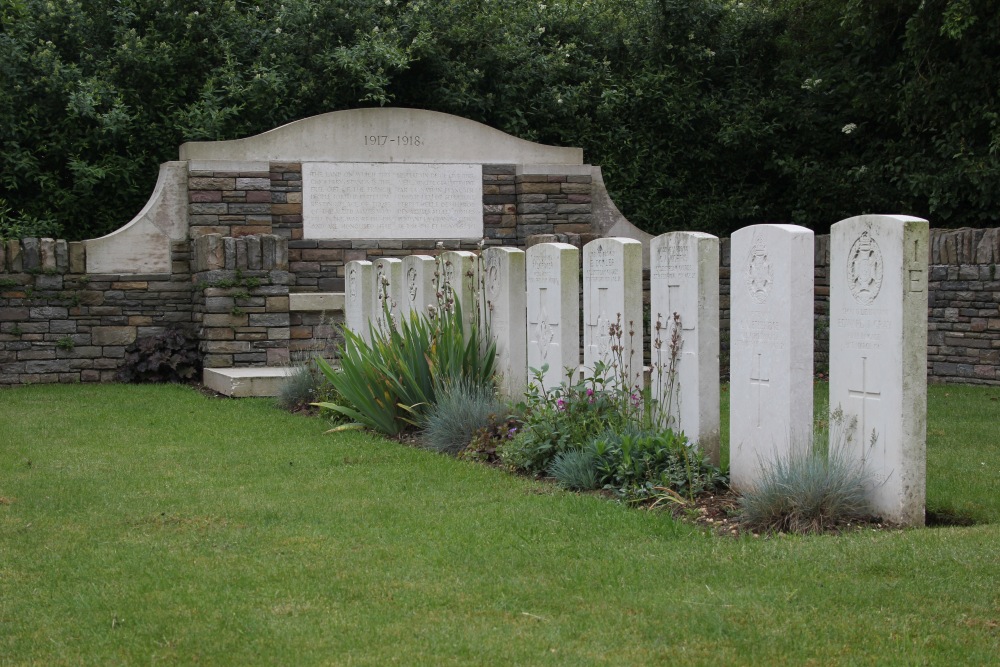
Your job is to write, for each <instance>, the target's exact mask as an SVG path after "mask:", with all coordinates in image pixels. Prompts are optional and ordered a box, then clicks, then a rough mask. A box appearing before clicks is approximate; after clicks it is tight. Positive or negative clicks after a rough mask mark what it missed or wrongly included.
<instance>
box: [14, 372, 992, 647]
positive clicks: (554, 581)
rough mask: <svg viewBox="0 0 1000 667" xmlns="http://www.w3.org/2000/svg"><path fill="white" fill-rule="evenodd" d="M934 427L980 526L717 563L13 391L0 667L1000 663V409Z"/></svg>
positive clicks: (501, 504) (199, 416)
mask: <svg viewBox="0 0 1000 667" xmlns="http://www.w3.org/2000/svg"><path fill="white" fill-rule="evenodd" d="M820 401H821V399H820V398H818V399H817V405H819V404H820ZM929 403H930V407H929V413H930V414H929V427H928V433H929V442H928V466H927V467H928V478H929V481H928V505H929V507H930V508H931V509H933V510H934V511H936V512H940V513H948V514H954V515H960V516H967V517H971V518H974V519H975V520H977V521H978V522H979V525H975V526H970V527H949V528H929V529H923V530H906V531H895V532H872V531H866V532H859V533H855V534H851V535H848V536H840V537H831V536H823V537H785V538H775V539H762V538H756V539H755V538H750V537H747V538H740V539H732V538H721V537H716V536H713V535H705V534H702V533H701V532H700V531H698V530H697V529H695V528H692V527H690V526H687V525H681V524H677V523H675V522H673V521H672V520H671V519H670V518H669V517H667V516H666V515H664V514H660V513H649V512H643V511H637V510H629V509H626V508H624V507H621V506H619V505H617V504H615V503H612V502H608V501H606V500H602V499H599V498H596V497H593V496H585V495H576V494H571V493H566V492H561V491H558V490H555V489H554V488H553V487H551V486H549V485H546V484H542V483H537V482H532V481H529V480H525V479H520V478H515V477H510V476H508V475H506V474H504V473H502V472H500V471H497V470H493V469H488V468H485V467H481V466H478V465H475V464H471V463H466V462H461V461H457V460H453V459H449V458H445V457H442V456H438V455H435V454H431V453H428V452H425V451H421V450H417V449H413V448H409V447H405V446H401V445H399V444H396V443H393V442H387V441H384V440H381V439H379V438H376V437H372V436H368V435H365V434H361V433H343V434H337V435H324V434H323V431H324V429H325V424H324V423H323V422H322V421H320V420H318V419H309V418H303V417H298V416H292V415H288V414H284V413H282V412H280V411H278V410H277V409H275V408H273V407H272V406H271V404H270V403H269V402H266V401H261V400H241V401H235V400H220V399H212V398H206V397H204V396H202V395H200V394H199V393H197V392H195V391H193V390H191V389H187V388H183V387H147V386H87V385H81V386H44V387H26V388H18V389H8V390H2V391H0V665H16V664H40V665H42V664H44V665H60V664H73V665H76V664H94V665H107V664H183V665H188V664H194V663H203V664H224V665H245V664H280V665H310V664H349V665H350V664H366V665H384V664H387V663H398V664H426V665H442V664H445V665H447V664H454V665H467V664H496V665H510V664H543V665H544V664H565V665H589V664H614V665H637V664H681V665H684V664H706V665H713V666H714V665H729V664H758V665H759V664H816V665H829V664H852V665H853V664H879V665H881V664H891V663H895V664H905V665H910V664H924V663H930V664H949V665H950V664H990V663H992V664H997V663H998V661H1000V565H998V545H1000V456H998V454H1000V446H998V444H997V436H996V430H997V429H996V424H997V421H998V419H997V418H998V416H1000V388H971V387H953V386H949V387H941V386H932V387H931V388H930V399H929Z"/></svg>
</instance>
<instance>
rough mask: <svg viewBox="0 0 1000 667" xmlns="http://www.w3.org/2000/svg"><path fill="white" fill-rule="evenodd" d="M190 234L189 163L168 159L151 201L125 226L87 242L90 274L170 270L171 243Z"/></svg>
mask: <svg viewBox="0 0 1000 667" xmlns="http://www.w3.org/2000/svg"><path fill="white" fill-rule="evenodd" d="M186 237H187V162H165V163H163V164H161V165H160V174H159V176H158V177H157V179H156V187H155V188H153V194H152V195H151V196H150V198H149V201H147V202H146V205H145V206H144V207H143V208H142V210H141V211H139V214H138V215H136V216H135V217H134V218H132V220H131V221H129V222H128V224H126V225H125V226H123V227H120V228H119V229H116V230H115V231H113V232H111V233H110V234H108V235H106V236H102V237H100V238H96V239H88V240H87V241H84V243H85V244H86V248H87V273H170V269H171V263H170V242H171V241H173V240H182V239H184V238H186Z"/></svg>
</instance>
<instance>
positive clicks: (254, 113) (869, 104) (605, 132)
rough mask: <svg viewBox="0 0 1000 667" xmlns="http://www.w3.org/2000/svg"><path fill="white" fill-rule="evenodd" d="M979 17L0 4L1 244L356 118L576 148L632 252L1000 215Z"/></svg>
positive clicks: (70, 225)
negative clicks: (665, 238) (417, 113)
mask: <svg viewBox="0 0 1000 667" xmlns="http://www.w3.org/2000/svg"><path fill="white" fill-rule="evenodd" d="M991 5H992V3H991V2H990V1H989V0H904V2H893V3H890V2H885V1H883V0H879V1H878V2H861V1H860V0H823V1H822V2H805V0H785V1H784V2H777V3H776V2H770V1H766V0H747V1H746V2H732V1H728V0H541V1H539V0H533V1H527V0H504V1H502V2H501V1H499V0H279V1H275V0H257V1H256V2H249V1H247V0H86V1H83V0H0V27H2V31H0V86H2V88H0V89H2V90H3V92H4V94H3V95H2V96H0V159H2V164H3V169H2V171H0V235H4V234H5V233H6V234H11V233H13V231H25V230H32V229H35V230H38V229H41V230H44V231H45V233H47V234H51V233H54V231H53V230H56V231H58V229H59V228H60V227H61V228H62V232H63V235H64V236H66V237H68V238H86V237H92V236H97V235H100V234H103V233H107V232H108V231H111V230H113V229H115V228H117V227H118V226H120V225H121V224H123V223H124V222H126V221H127V220H128V219H129V218H131V216H132V215H134V214H135V212H137V211H138V210H139V209H140V208H141V207H142V205H143V203H144V202H145V200H146V198H147V197H148V196H149V193H150V192H151V191H152V187H153V184H154V183H155V180H156V175H157V165H158V164H159V163H161V162H163V161H166V160H169V159H174V158H175V157H176V154H177V153H176V151H177V147H178V145H179V144H181V143H183V142H184V141H190V140H204V139H231V138H237V137H242V136H248V135H251V134H256V133H259V132H262V131H265V130H268V129H270V128H272V127H275V126H278V125H281V124H283V123H286V122H290V121H293V120H296V119H299V118H304V117H307V116H311V115H315V114H318V113H323V112H327V111H333V110H338V109H346V108H356V107H361V106H379V105H381V106H388V105H393V106H404V107H416V108H424V109H431V110H435V111H442V112H446V113H452V114H456V115H459V116H463V117H467V118H471V119H473V120H477V121H480V122H483V123H486V124H488V125H491V126H493V127H496V128H498V129H501V130H503V131H505V132H509V133H511V134H514V135H516V136H519V137H523V138H525V139H529V140H533V141H541V142H545V143H551V144H560V145H573V146H581V147H583V148H584V151H585V156H586V159H587V161H588V162H591V163H594V164H601V165H602V166H603V167H604V173H605V177H606V180H607V182H608V186H609V189H610V190H611V192H612V195H613V196H614V198H615V200H616V202H617V203H618V204H619V206H620V208H621V209H622V210H623V211H624V212H625V213H626V215H628V216H629V218H630V219H631V220H632V221H633V222H635V223H637V224H638V225H639V226H641V227H643V228H645V229H647V230H648V231H651V232H662V231H666V230H668V229H678V228H684V229H701V230H705V231H711V232H714V233H720V234H725V233H728V232H729V231H731V230H732V229H735V228H738V227H740V226H742V225H745V224H749V223H754V222H784V221H788V222H797V223H800V224H805V225H807V226H810V227H812V228H814V229H816V230H817V231H825V228H826V227H827V226H828V225H829V224H830V223H831V222H834V221H836V220H838V219H840V218H842V217H845V216H847V215H853V214H856V213H860V212H865V211H879V212H905V213H912V214H917V215H923V216H928V217H930V218H931V219H932V220H933V222H934V224H936V225H962V224H988V223H991V222H995V221H996V220H997V219H998V218H1000V200H998V198H1000V191H998V189H997V188H996V187H995V183H996V182H997V176H998V161H997V148H998V146H1000V129H998V116H997V114H998V113H1000V112H998V111H997V109H1000V105H998V104H997V85H996V83H995V81H996V76H995V73H994V72H993V70H994V69H995V65H996V64H997V60H998V52H997V48H996V44H997V43H1000V40H998V37H1000V14H998V13H997V12H995V11H993V7H992V6H991Z"/></svg>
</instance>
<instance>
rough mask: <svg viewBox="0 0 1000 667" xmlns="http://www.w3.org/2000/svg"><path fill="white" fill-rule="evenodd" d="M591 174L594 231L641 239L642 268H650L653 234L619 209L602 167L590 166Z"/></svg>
mask: <svg viewBox="0 0 1000 667" xmlns="http://www.w3.org/2000/svg"><path fill="white" fill-rule="evenodd" d="M590 175H591V177H592V179H593V184H594V186H593V190H592V192H593V194H592V197H593V200H592V202H593V203H592V204H591V206H593V212H594V231H595V232H596V233H597V234H599V235H600V236H620V237H624V238H627V239H635V240H636V241H640V242H641V243H642V268H644V269H648V268H649V242H650V241H652V240H653V235H652V234H649V233H647V232H644V231H642V230H641V229H639V228H638V227H636V226H635V225H633V224H632V223H631V222H629V221H628V218H626V217H625V216H624V215H622V212H621V211H619V210H618V207H617V206H615V203H614V201H612V200H611V195H609V194H608V189H607V187H606V186H605V185H604V174H603V173H601V168H600V167H590Z"/></svg>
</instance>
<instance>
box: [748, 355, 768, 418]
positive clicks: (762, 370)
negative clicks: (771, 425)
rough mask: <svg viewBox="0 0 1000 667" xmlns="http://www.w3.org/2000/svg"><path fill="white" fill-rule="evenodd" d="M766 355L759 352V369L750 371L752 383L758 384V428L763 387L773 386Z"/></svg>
mask: <svg viewBox="0 0 1000 667" xmlns="http://www.w3.org/2000/svg"><path fill="white" fill-rule="evenodd" d="M763 357H764V355H763V354H761V353H760V352H758V353H757V362H756V366H757V370H756V371H754V370H751V371H750V384H751V385H756V387H757V428H760V426H761V421H760V418H761V402H762V400H763V399H762V397H761V388H762V387H770V386H771V372H770V370H769V369H768V366H770V363H765V362H764V359H763Z"/></svg>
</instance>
